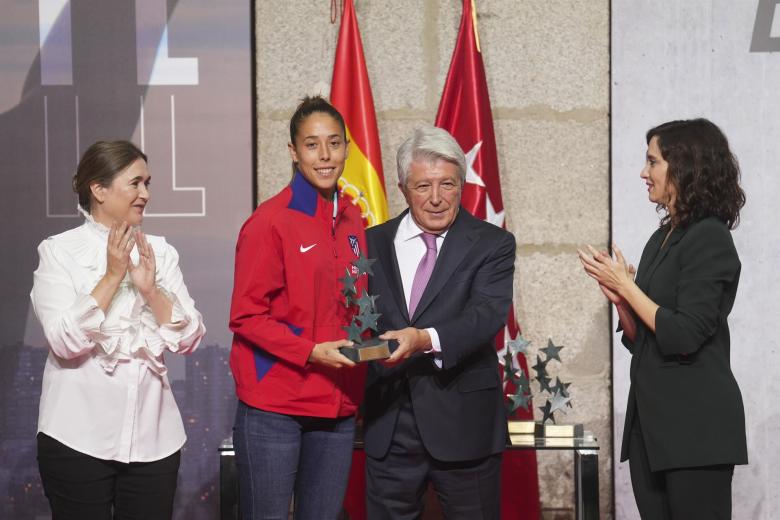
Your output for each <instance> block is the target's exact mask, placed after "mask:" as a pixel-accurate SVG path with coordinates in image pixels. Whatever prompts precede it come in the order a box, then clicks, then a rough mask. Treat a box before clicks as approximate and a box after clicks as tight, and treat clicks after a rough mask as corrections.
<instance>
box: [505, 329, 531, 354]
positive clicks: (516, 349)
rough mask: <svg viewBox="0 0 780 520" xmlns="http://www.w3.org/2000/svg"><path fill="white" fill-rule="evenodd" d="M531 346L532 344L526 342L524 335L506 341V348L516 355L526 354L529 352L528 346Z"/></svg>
mask: <svg viewBox="0 0 780 520" xmlns="http://www.w3.org/2000/svg"><path fill="white" fill-rule="evenodd" d="M530 344H531V342H530V341H528V340H526V339H525V338H524V337H523V335H522V334H518V335H517V336H515V337H514V338H510V339H508V340H507V341H506V348H507V349H509V352H511V353H512V354H515V355H517V354H521V353H522V354H525V353H527V352H528V346H529V345H530Z"/></svg>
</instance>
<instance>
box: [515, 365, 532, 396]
mask: <svg viewBox="0 0 780 520" xmlns="http://www.w3.org/2000/svg"><path fill="white" fill-rule="evenodd" d="M512 384H514V385H515V387H517V388H522V389H523V390H524V391H525V392H528V393H530V392H531V386H530V381H528V377H527V376H526V375H525V372H523V371H522V370H520V371H519V375H518V376H517V377H514V378H512Z"/></svg>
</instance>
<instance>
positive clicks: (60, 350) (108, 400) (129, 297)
mask: <svg viewBox="0 0 780 520" xmlns="http://www.w3.org/2000/svg"><path fill="white" fill-rule="evenodd" d="M86 218H87V220H86V222H84V224H83V225H82V226H80V227H77V228H75V229H71V230H69V231H66V232H64V233H61V234H59V235H56V236H53V237H49V238H47V239H46V240H44V241H43V242H41V244H40V245H39V246H38V255H39V257H40V264H39V265H38V269H37V270H36V271H35V274H34V282H33V289H32V293H31V295H30V297H31V298H32V303H33V308H34V310H35V314H36V315H37V316H38V319H39V320H40V321H41V324H42V325H43V330H44V334H45V335H46V339H47V340H48V343H49V347H50V351H49V356H48V358H47V360H46V367H45V368H44V372H43V385H42V392H41V403H40V411H39V415H38V431H39V432H43V433H45V434H46V435H49V436H50V437H53V438H55V439H57V440H58V441H60V442H61V443H63V444H65V445H66V446H69V447H70V448H73V449H74V450H77V451H80V452H82V453H85V454H87V455H91V456H93V457H97V458H100V459H105V460H116V461H120V462H149V461H154V460H159V459H162V458H164V457H167V456H168V455H171V454H172V453H175V452H176V451H177V450H179V449H180V448H181V447H182V446H183V445H184V441H185V440H186V436H185V433H184V426H183V424H182V420H181V415H180V414H179V409H178V408H177V406H176V401H175V400H174V397H173V392H172V391H171V386H170V384H169V382H168V376H167V375H166V371H167V370H166V367H165V359H164V352H165V351H166V350H168V351H170V352H177V353H180V354H187V353H189V352H192V351H193V350H195V348H196V347H197V346H198V343H199V342H200V340H201V338H202V337H203V335H204V334H205V332H206V329H205V327H204V326H203V318H202V317H201V315H200V313H199V312H198V311H197V310H196V309H195V305H194V302H193V300H192V298H191V297H190V295H189V293H188V292H187V287H186V286H185V285H184V280H183V278H182V274H181V270H180V269H179V255H178V254H177V252H176V250H175V249H174V248H173V246H171V245H170V244H168V243H167V242H166V241H165V238H163V237H157V236H151V235H147V240H148V241H149V243H150V244H151V246H152V248H153V249H154V256H155V260H156V265H157V273H156V283H157V286H158V287H159V288H160V289H162V290H163V292H164V294H165V295H166V296H167V297H168V298H169V299H170V300H171V301H172V302H173V311H172V316H171V322H172V323H168V324H163V325H159V324H158V323H157V322H156V320H155V318H154V315H153V313H152V311H151V309H150V308H149V306H148V305H147V304H146V303H145V301H144V299H143V297H142V296H141V295H140V293H139V292H138V291H137V290H136V288H135V287H134V286H133V284H132V282H131V281H130V276H129V274H128V275H127V276H126V277H125V279H124V280H123V281H122V283H121V285H120V287H119V289H118V290H117V292H116V294H115V296H114V299H113V300H112V301H111V304H110V306H109V308H108V312H107V313H104V312H103V311H102V310H101V309H100V307H98V305H97V302H96V301H95V299H94V298H93V297H92V296H91V295H90V293H91V292H92V290H93V289H94V288H95V286H96V285H97V283H98V281H99V280H100V279H101V278H102V277H103V275H104V274H105V271H106V245H107V240H108V228H106V227H105V226H103V225H101V224H99V223H97V222H95V221H94V220H93V219H92V218H91V217H90V216H89V215H86ZM130 256H131V260H132V261H133V262H134V263H137V262H138V251H137V249H136V248H133V251H132V252H131V255H130Z"/></svg>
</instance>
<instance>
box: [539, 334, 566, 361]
mask: <svg viewBox="0 0 780 520" xmlns="http://www.w3.org/2000/svg"><path fill="white" fill-rule="evenodd" d="M562 348H563V345H561V346H560V347H557V346H556V345H555V343H553V342H552V339H548V340H547V346H546V347H544V348H540V349H539V350H541V351H542V352H544V353H545V355H546V356H547V361H550V360H551V359H555V360H557V361H560V360H561V358H560V356H558V352H560V351H561V349H562Z"/></svg>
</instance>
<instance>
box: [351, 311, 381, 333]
mask: <svg viewBox="0 0 780 520" xmlns="http://www.w3.org/2000/svg"><path fill="white" fill-rule="evenodd" d="M380 316H381V314H374V313H365V314H358V316H357V319H358V320H360V328H361V331H360V332H363V331H364V330H367V329H371V330H373V331H374V332H378V330H377V327H376V321H377V320H378V319H379V317H380Z"/></svg>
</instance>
